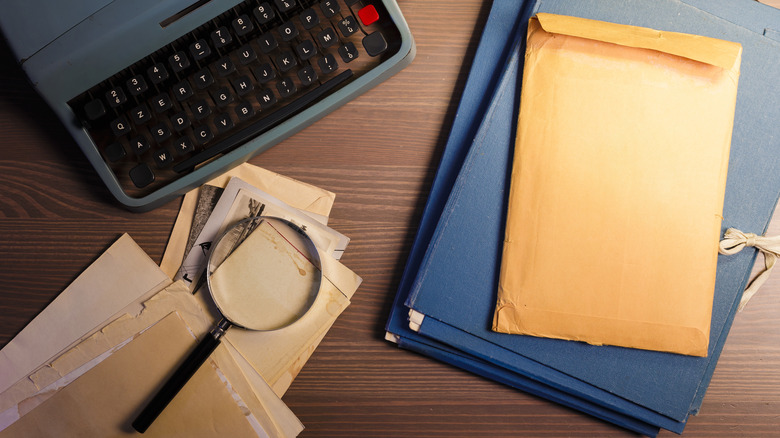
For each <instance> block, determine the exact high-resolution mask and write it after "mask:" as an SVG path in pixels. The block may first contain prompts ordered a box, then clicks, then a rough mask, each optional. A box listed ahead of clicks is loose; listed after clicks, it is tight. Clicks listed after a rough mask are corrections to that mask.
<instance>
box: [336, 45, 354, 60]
mask: <svg viewBox="0 0 780 438" xmlns="http://www.w3.org/2000/svg"><path fill="white" fill-rule="evenodd" d="M339 55H341V60H342V61H344V62H351V61H353V60H355V59H356V58H357V57H358V50H357V47H355V45H354V44H352V42H351V41H348V42H347V43H346V44H344V45H342V46H341V47H339Z"/></svg>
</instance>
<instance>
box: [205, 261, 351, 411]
mask: <svg viewBox="0 0 780 438" xmlns="http://www.w3.org/2000/svg"><path fill="white" fill-rule="evenodd" d="M320 260H321V262H322V275H323V278H322V285H321V287H322V288H321V290H320V292H319V295H318V296H317V298H316V299H315V301H314V304H312V307H311V309H310V310H309V312H307V313H306V314H305V315H304V316H303V317H302V318H301V319H300V320H298V321H296V322H295V323H293V324H292V325H290V326H288V327H285V328H283V329H280V330H274V331H254V330H244V329H241V328H238V327H236V328H232V329H230V330H229V331H228V332H227V333H226V334H225V337H224V339H223V342H225V341H227V342H228V343H230V344H231V345H233V346H234V347H235V348H236V350H237V351H238V353H239V354H241V355H242V356H244V357H245V358H246V360H247V361H248V362H249V363H250V364H251V365H252V367H253V368H254V369H255V370H256V371H257V372H258V373H259V374H260V375H261V376H263V378H264V379H265V381H266V382H268V385H270V386H271V388H273V390H274V392H275V393H276V394H277V395H278V396H279V397H281V396H282V395H284V392H285V391H287V388H289V386H290V384H291V383H292V381H293V379H294V378H295V376H297V375H298V372H300V370H301V368H302V367H303V365H304V364H305V363H306V361H307V360H308V359H309V357H310V356H311V354H312V352H313V351H314V349H315V348H316V347H317V345H318V344H319V342H320V341H321V340H322V338H323V336H324V335H325V334H326V333H327V331H328V330H329V329H330V327H331V326H332V325H333V323H334V322H335V321H336V319H337V318H338V316H339V315H340V314H341V313H342V312H343V311H344V310H345V309H346V308H347V306H349V304H350V301H349V300H350V298H351V297H352V295H353V294H354V293H355V291H356V290H357V288H358V286H360V283H361V282H362V279H361V278H360V277H359V276H357V275H356V274H355V273H354V272H352V271H351V270H349V268H347V267H346V266H344V265H343V264H341V263H340V262H339V261H338V260H336V259H334V258H333V257H330V256H328V255H327V254H320ZM195 298H196V299H197V300H198V301H199V303H200V304H201V306H203V307H204V308H205V309H208V311H209V312H210V313H211V318H212V319H215V320H216V319H219V314H218V313H217V309H216V306H215V305H214V302H213V300H212V299H211V297H210V296H209V294H208V292H207V290H206V289H205V288H202V289H200V290H199V291H198V292H197V293H196V294H195Z"/></svg>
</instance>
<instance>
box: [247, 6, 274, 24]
mask: <svg viewBox="0 0 780 438" xmlns="http://www.w3.org/2000/svg"><path fill="white" fill-rule="evenodd" d="M252 13H253V14H254V16H255V18H256V19H257V22H258V23H260V24H266V23H268V22H270V21H271V20H273V19H274V17H276V12H274V10H273V8H272V7H271V5H269V4H268V2H263V3H260V6H258V7H256V8H254V9H253V10H252Z"/></svg>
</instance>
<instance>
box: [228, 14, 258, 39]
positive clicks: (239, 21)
mask: <svg viewBox="0 0 780 438" xmlns="http://www.w3.org/2000/svg"><path fill="white" fill-rule="evenodd" d="M231 24H232V25H233V31H235V32H236V35H238V36H244V35H246V34H248V33H250V32H252V31H253V30H255V25H254V24H252V20H250V19H249V16H248V15H246V14H242V15H239V16H238V17H236V18H235V19H234V20H233V21H232V22H231Z"/></svg>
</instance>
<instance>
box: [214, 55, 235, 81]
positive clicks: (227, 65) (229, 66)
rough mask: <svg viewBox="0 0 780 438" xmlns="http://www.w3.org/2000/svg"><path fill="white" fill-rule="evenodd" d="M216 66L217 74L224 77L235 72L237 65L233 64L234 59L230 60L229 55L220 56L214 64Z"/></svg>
mask: <svg viewBox="0 0 780 438" xmlns="http://www.w3.org/2000/svg"><path fill="white" fill-rule="evenodd" d="M213 65H214V68H215V69H216V70H217V74H218V75H219V77H221V78H224V77H225V76H227V75H229V74H230V73H233V72H234V71H236V66H235V64H233V61H231V60H230V58H229V57H227V56H224V57H222V58H219V60H217V62H216V63H214V64H213Z"/></svg>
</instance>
